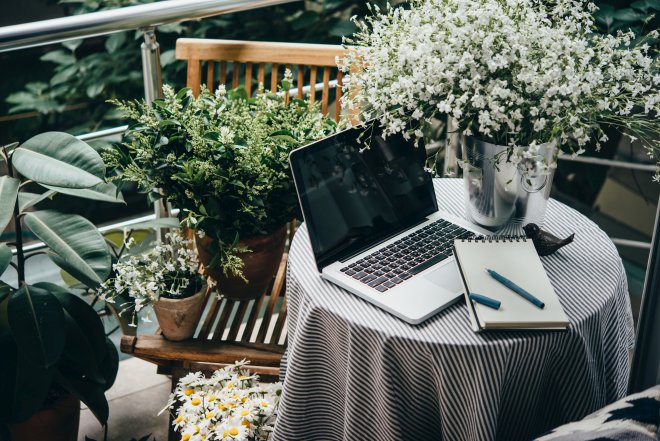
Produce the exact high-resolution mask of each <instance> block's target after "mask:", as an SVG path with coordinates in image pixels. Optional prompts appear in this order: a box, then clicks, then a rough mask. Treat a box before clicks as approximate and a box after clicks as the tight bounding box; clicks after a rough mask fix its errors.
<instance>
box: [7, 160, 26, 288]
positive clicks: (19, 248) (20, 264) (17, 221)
mask: <svg viewBox="0 0 660 441" xmlns="http://www.w3.org/2000/svg"><path fill="white" fill-rule="evenodd" d="M5 154H7V152H6V151H5ZM7 157H8V160H7V174H8V175H9V177H12V178H13V177H14V169H13V166H12V163H11V156H10V155H7ZM14 233H15V236H16V263H17V265H16V273H17V275H18V284H17V285H18V286H19V287H20V286H21V285H23V284H24V283H25V255H24V253H23V228H22V226H21V213H20V209H19V207H18V196H16V201H15V204H14Z"/></svg>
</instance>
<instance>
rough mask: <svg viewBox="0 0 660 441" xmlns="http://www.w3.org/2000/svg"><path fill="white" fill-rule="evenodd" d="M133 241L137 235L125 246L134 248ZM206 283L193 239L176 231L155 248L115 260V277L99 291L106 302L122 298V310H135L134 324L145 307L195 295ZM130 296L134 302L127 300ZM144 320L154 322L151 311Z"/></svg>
mask: <svg viewBox="0 0 660 441" xmlns="http://www.w3.org/2000/svg"><path fill="white" fill-rule="evenodd" d="M133 242H134V241H133V238H132V237H131V236H128V237H127V239H126V241H125V243H124V248H125V249H128V248H130V247H131V245H132V244H133ZM203 285H204V280H203V278H202V276H201V274H200V273H199V260H198V258H197V252H196V251H195V248H194V247H193V241H192V240H189V239H186V238H185V237H183V235H182V234H181V233H180V232H179V231H177V230H174V231H173V232H170V233H167V234H166V235H165V240H164V241H163V242H156V243H155V244H154V245H153V247H152V248H151V249H149V250H147V251H145V252H142V253H140V254H136V255H127V256H126V257H124V258H122V259H121V260H120V261H118V262H117V263H115V264H114V265H113V276H112V277H110V278H109V279H108V280H106V281H105V282H103V283H102V284H101V285H100V287H99V288H98V289H97V294H98V295H99V297H100V298H101V299H102V300H105V301H106V302H110V303H116V302H118V301H121V302H122V303H121V304H120V305H119V306H120V309H121V312H122V313H124V312H126V311H131V312H132V314H133V318H132V323H131V326H136V319H137V315H138V313H139V312H140V311H141V310H142V309H143V308H144V307H145V306H147V305H150V304H152V303H153V302H155V301H157V300H159V299H160V298H166V299H185V298H187V297H191V296H193V295H195V294H196V293H197V292H199V290H200V289H201V288H202V286H203ZM127 298H130V302H126V301H125V299H127ZM142 319H143V321H147V322H148V321H150V319H149V315H148V314H145V315H143V316H142Z"/></svg>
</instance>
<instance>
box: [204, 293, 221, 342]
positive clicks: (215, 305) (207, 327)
mask: <svg viewBox="0 0 660 441" xmlns="http://www.w3.org/2000/svg"><path fill="white" fill-rule="evenodd" d="M222 301H223V300H218V296H217V295H216V294H215V293H214V294H213V300H211V305H210V306H209V311H208V313H207V314H206V318H205V319H204V323H202V329H201V330H200V331H199V336H200V337H202V338H208V337H209V334H210V332H211V330H212V329H213V323H214V322H215V319H216V317H217V316H218V311H219V310H220V308H221V307H222Z"/></svg>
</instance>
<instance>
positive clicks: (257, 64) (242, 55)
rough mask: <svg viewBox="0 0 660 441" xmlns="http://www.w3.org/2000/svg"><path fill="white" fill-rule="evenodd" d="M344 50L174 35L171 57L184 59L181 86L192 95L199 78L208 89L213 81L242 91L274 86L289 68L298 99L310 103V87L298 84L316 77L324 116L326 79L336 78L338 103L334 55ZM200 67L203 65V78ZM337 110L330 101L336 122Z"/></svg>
mask: <svg viewBox="0 0 660 441" xmlns="http://www.w3.org/2000/svg"><path fill="white" fill-rule="evenodd" d="M344 53H345V49H344V48H343V47H342V46H335V45H326V44H304V43H272V42H258V41H232V40H206V39H195V38H180V39H178V40H177V42H176V57H177V58H178V59H180V60H187V61H188V71H187V72H188V73H187V75H188V79H187V85H188V87H190V88H191V89H192V91H193V93H194V94H195V96H197V94H199V90H200V88H201V85H202V83H204V84H206V87H208V89H209V90H210V91H213V89H214V85H215V84H226V85H228V86H229V85H231V88H236V87H238V86H239V85H243V86H244V87H245V90H246V91H247V93H248V95H251V94H252V93H253V92H254V91H255V90H256V87H258V85H259V84H263V85H264V87H266V88H270V90H273V91H274V90H277V86H278V84H279V81H280V80H281V79H282V78H283V75H284V70H285V69H289V70H291V72H292V74H293V78H294V80H295V82H296V86H297V97H298V98H303V97H304V95H307V94H308V95H309V100H310V101H311V102H315V101H316V97H317V91H316V88H315V87H311V92H307V93H304V92H305V91H304V90H303V89H304V85H305V84H309V85H313V86H315V85H316V84H317V80H320V81H321V82H322V84H323V87H322V89H321V111H322V112H323V114H324V115H327V114H328V110H329V102H330V98H331V88H332V87H331V85H330V82H331V81H332V80H333V79H334V80H336V85H335V87H334V92H335V93H334V98H335V102H336V103H338V102H339V98H340V97H341V93H342V90H341V87H342V77H343V74H342V72H341V71H339V70H338V69H337V58H338V57H342V56H343V55H344ZM203 67H204V68H205V70H206V75H205V76H204V79H202V71H203ZM319 69H321V72H319ZM269 86H270V87H269ZM340 114H341V106H339V105H335V106H334V118H335V120H336V121H339V118H340Z"/></svg>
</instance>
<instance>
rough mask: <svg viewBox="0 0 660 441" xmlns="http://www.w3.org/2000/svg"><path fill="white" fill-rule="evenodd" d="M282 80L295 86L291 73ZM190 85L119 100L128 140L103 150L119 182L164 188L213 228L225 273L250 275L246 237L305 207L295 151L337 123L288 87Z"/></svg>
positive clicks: (198, 224)
mask: <svg viewBox="0 0 660 441" xmlns="http://www.w3.org/2000/svg"><path fill="white" fill-rule="evenodd" d="M283 84H285V85H286V86H285V87H289V86H290V84H291V83H290V79H288V80H286V81H285V82H284V83H283ZM202 89H203V90H202V92H201V94H200V96H199V97H198V98H194V97H193V96H192V93H191V92H190V90H189V89H182V90H181V91H179V92H178V93H175V92H174V90H173V89H172V88H169V87H166V88H165V97H164V99H162V100H156V101H154V103H153V106H149V105H147V104H145V103H144V102H137V101H131V102H115V104H116V105H117V106H118V107H119V108H120V109H121V110H123V111H125V112H126V113H127V116H128V119H129V120H130V127H129V130H128V132H127V134H126V140H127V141H126V142H124V143H122V144H117V145H115V146H114V147H113V148H112V149H109V150H107V151H106V152H104V158H105V160H106V163H107V164H108V165H109V166H111V167H112V168H113V173H115V176H114V177H113V178H112V179H114V180H118V181H132V182H137V183H138V184H139V187H140V188H141V189H142V191H145V192H149V194H150V197H151V198H152V199H157V198H160V197H161V194H160V193H158V192H154V191H153V189H154V188H160V189H162V193H163V195H164V197H165V198H166V199H167V200H169V201H172V202H173V203H174V204H175V205H176V206H177V207H179V208H180V209H181V214H180V218H181V220H183V221H185V223H186V224H187V225H188V226H190V227H193V228H195V229H197V230H198V234H199V235H209V236H210V237H211V238H212V239H213V241H214V242H215V244H216V245H217V247H216V249H217V250H218V253H217V254H216V257H215V258H214V261H213V262H211V265H210V266H214V265H217V264H220V265H221V268H222V269H223V271H224V272H225V274H228V273H231V274H232V275H235V276H240V275H241V274H242V265H243V262H242V260H241V259H240V258H239V257H238V254H239V253H241V252H244V251H246V250H244V249H241V248H242V247H240V246H238V241H239V239H240V238H250V237H254V236H260V235H266V234H270V233H272V232H274V231H275V230H277V229H279V228H280V227H281V226H282V225H284V224H285V223H286V222H288V221H290V220H291V219H292V218H293V217H294V216H295V215H296V214H297V211H298V201H297V198H296V194H295V190H294V186H293V180H292V178H291V174H290V171H289V165H288V154H289V152H290V151H291V150H292V149H294V148H296V147H297V146H299V145H302V144H305V143H308V142H310V141H312V140H315V139H318V138H321V137H324V136H326V135H328V134H330V133H332V132H334V130H335V126H336V124H335V122H334V121H333V120H332V119H329V118H327V117H325V116H323V115H322V114H321V112H320V110H319V107H318V105H311V104H309V103H307V102H304V101H302V100H298V99H292V100H290V102H289V103H288V104H287V103H286V98H285V97H284V96H283V95H278V94H275V93H270V92H264V91H260V92H259V93H258V94H257V96H255V97H248V96H247V94H246V92H245V89H243V88H238V89H235V90H231V91H225V89H224V86H221V87H220V88H219V89H218V91H217V92H216V93H215V95H212V94H211V93H209V92H208V91H207V90H206V88H202Z"/></svg>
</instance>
